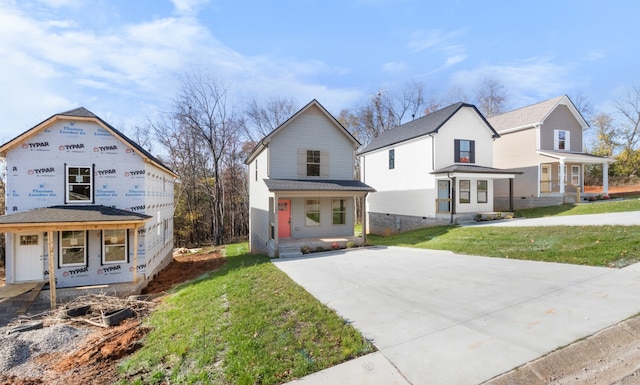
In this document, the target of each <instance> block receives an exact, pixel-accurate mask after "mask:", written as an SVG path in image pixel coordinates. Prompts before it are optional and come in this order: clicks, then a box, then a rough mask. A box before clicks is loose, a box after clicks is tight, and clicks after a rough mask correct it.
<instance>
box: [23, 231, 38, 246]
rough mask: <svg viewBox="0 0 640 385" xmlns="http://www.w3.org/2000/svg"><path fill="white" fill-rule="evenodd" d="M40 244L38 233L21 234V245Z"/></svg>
mask: <svg viewBox="0 0 640 385" xmlns="http://www.w3.org/2000/svg"><path fill="white" fill-rule="evenodd" d="M37 244H38V235H37V234H33V235H21V236H20V246H35V245H37Z"/></svg>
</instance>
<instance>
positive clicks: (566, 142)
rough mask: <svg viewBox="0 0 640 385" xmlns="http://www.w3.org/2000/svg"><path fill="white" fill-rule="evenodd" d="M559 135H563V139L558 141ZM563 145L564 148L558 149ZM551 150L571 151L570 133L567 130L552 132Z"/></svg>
mask: <svg viewBox="0 0 640 385" xmlns="http://www.w3.org/2000/svg"><path fill="white" fill-rule="evenodd" d="M560 133H564V139H562V140H561V139H560ZM560 143H563V145H564V148H560ZM553 149H554V150H556V151H571V131H569V130H553Z"/></svg>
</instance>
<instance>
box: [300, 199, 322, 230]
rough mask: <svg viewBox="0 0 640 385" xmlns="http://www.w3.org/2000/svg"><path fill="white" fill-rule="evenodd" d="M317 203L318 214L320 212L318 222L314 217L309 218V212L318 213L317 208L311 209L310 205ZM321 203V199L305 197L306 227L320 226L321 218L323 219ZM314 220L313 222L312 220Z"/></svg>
mask: <svg viewBox="0 0 640 385" xmlns="http://www.w3.org/2000/svg"><path fill="white" fill-rule="evenodd" d="M309 202H317V203H309ZM316 204H317V207H318V209H317V214H318V221H317V222H313V218H309V214H310V213H316V210H313V211H311V210H310V207H312V206H315V205H316ZM320 205H321V203H320V199H305V200H304V226H305V227H318V226H320V220H321V216H320V212H321V207H320ZM310 221H312V222H310Z"/></svg>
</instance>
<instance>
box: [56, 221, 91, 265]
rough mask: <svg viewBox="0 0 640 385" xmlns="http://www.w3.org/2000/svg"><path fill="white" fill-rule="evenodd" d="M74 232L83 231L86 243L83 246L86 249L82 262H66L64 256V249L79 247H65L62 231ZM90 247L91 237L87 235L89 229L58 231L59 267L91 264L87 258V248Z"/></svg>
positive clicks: (63, 231)
mask: <svg viewBox="0 0 640 385" xmlns="http://www.w3.org/2000/svg"><path fill="white" fill-rule="evenodd" d="M65 232H67V233H68V232H72V233H83V236H84V245H83V246H82V248H83V249H84V261H83V262H82V263H64V261H63V259H62V258H63V257H64V253H63V250H64V249H72V248H77V247H64V246H62V233H65ZM88 248H89V237H88V236H87V230H61V231H58V268H60V267H74V266H89V259H88V258H87V251H88V250H87V249H88Z"/></svg>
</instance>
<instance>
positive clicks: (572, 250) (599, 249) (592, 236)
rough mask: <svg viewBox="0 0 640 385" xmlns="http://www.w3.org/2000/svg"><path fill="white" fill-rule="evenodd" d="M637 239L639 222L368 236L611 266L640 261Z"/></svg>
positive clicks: (390, 242)
mask: <svg viewBox="0 0 640 385" xmlns="http://www.w3.org/2000/svg"><path fill="white" fill-rule="evenodd" d="M638 239H640V226H554V227H457V226H438V227H431V228H426V229H420V230H415V231H409V232H406V233H401V234H396V235H390V236H387V237H383V236H377V235H369V236H368V237H367V240H368V243H369V244H371V245H383V246H408V247H417V248H423V249H438V250H450V251H453V252H456V253H462V254H471V255H482V256H488V257H502V258H514V259H529V260H536V261H547V262H560V263H572V264H580V265H591V266H611V267H621V266H625V265H628V264H630V263H633V262H637V261H640V242H638Z"/></svg>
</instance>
